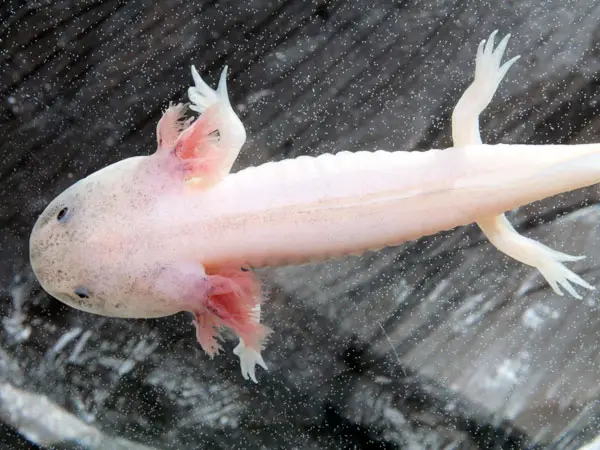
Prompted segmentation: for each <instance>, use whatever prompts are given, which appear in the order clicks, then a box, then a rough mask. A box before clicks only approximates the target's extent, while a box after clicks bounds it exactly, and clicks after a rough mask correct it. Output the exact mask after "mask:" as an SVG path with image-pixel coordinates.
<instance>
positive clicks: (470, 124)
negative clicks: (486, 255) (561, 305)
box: [452, 31, 594, 298]
mask: <svg viewBox="0 0 600 450" xmlns="http://www.w3.org/2000/svg"><path fill="white" fill-rule="evenodd" d="M495 36H496V31H494V32H493V33H492V34H491V35H490V37H489V39H488V40H487V42H486V41H485V40H484V41H482V42H481V43H480V44H479V48H478V49H477V57H476V65H475V79H474V80H473V83H471V85H470V86H469V87H468V88H467V90H466V91H465V92H464V93H463V95H462V97H461V98H460V99H459V101H458V103H457V104H456V107H455V108H454V111H453V114H452V139H453V141H454V145H455V146H466V145H473V144H481V143H482V142H481V136H480V134H479V115H480V114H481V112H482V111H483V110H484V109H485V108H486V107H487V106H488V104H489V103H490V101H491V100H492V97H493V96H494V93H495V92H496V90H497V89H498V86H499V84H500V82H501V81H502V78H504V76H505V75H506V72H507V71H508V69H509V68H510V66H512V64H513V63H514V62H515V61H516V60H517V59H518V58H519V56H515V57H514V58H512V59H510V60H509V61H507V62H506V63H504V64H503V65H500V62H501V60H502V55H503V53H504V50H505V49H506V45H507V43H508V39H509V37H510V35H507V36H505V37H504V39H502V41H501V42H500V44H499V45H498V47H496V49H494V38H495ZM477 224H478V225H479V227H480V228H481V230H482V231H483V232H484V234H485V235H486V236H487V238H488V239H489V240H490V242H491V243H492V244H493V245H494V246H495V247H496V248H498V249H499V250H500V251H502V252H503V253H505V254H507V255H508V256H511V257H512V258H514V259H516V260H517V261H520V262H522V263H524V264H528V265H530V266H533V267H535V268H537V269H538V270H539V271H540V273H541V274H542V275H543V276H544V278H545V279H546V281H548V283H549V284H550V286H551V287H552V289H553V290H554V292H556V293H557V294H558V295H563V294H562V291H561V290H560V286H562V287H563V288H564V289H565V290H566V291H567V292H569V293H570V294H571V295H573V296H574V297H576V298H581V296H580V295H579V294H578V293H577V292H576V291H575V289H574V288H573V286H572V285H571V283H575V284H578V285H579V286H582V287H584V288H586V289H594V287H593V286H592V285H590V284H588V283H587V282H586V281H585V280H583V279H582V278H581V277H580V276H578V275H577V274H575V273H573V272H572V271H571V270H569V269H568V268H566V267H565V266H564V264H563V263H564V262H568V261H578V260H580V259H583V258H585V256H571V255H567V254H565V253H561V252H558V251H556V250H553V249H551V248H549V247H546V246H545V245H543V244H540V243H539V242H536V241H534V240H533V239H529V238H526V237H525V236H521V235H520V234H519V233H517V231H516V230H515V229H514V228H513V226H512V225H511V224H510V222H509V221H508V219H507V218H506V216H505V215H504V214H500V215H497V216H490V217H481V218H479V219H478V220H477Z"/></svg>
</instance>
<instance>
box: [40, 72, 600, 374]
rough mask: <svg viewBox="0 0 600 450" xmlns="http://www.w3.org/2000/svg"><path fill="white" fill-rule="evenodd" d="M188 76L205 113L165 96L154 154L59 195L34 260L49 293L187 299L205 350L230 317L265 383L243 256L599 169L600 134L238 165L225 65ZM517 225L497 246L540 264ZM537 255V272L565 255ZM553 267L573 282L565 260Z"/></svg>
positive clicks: (472, 214) (118, 309) (497, 234)
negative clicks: (217, 76) (217, 75)
mask: <svg viewBox="0 0 600 450" xmlns="http://www.w3.org/2000/svg"><path fill="white" fill-rule="evenodd" d="M192 73H193V77H194V81H195V86H194V87H192V88H190V90H189V97H190V100H191V102H192V103H191V105H190V109H192V110H194V111H197V112H200V113H201V115H200V117H199V118H198V119H196V120H195V121H193V122H190V121H189V120H188V121H184V120H183V118H182V114H183V109H184V107H183V106H182V105H176V106H171V107H169V109H167V111H166V112H165V114H164V115H163V117H162V118H161V120H160V121H159V124H158V127H157V144H158V149H157V151H156V153H154V154H153V155H150V156H139V157H134V158H128V159H125V160H123V161H119V162H117V163H115V164H113V165H111V166H108V167H106V168H104V169H102V170H100V171H98V172H96V173H94V174H92V175H90V176H88V177H87V178H85V179H83V180H81V181H79V182H78V183H76V184H75V185H73V186H71V187H70V188H69V189H67V190H66V191H65V192H63V193H62V194H61V195H60V196H59V197H57V198H56V199H54V200H53V201H52V202H51V203H50V204H49V205H48V207H47V208H46V210H45V211H44V212H43V213H42V215H41V216H40V218H39V219H38V221H37V223H36V225H35V227H34V230H33V232H32V235H31V239H30V254H31V264H32V267H33V269H34V271H35V273H36V275H37V277H38V279H39V281H40V283H41V285H42V286H43V287H44V289H45V290H46V291H47V292H49V293H50V294H51V295H53V296H54V297H56V298H58V299H59V300H61V301H63V302H65V303H67V304H69V305H71V306H73V307H75V308H79V309H82V310H85V311H89V312H93V313H96V314H102V315H107V316H116V317H160V316H166V315H170V314H175V313H177V312H179V311H190V312H192V313H193V315H194V324H195V327H196V335H197V338H198V341H199V342H200V344H201V346H202V347H203V349H204V350H205V351H206V353H208V354H209V355H210V356H213V355H214V354H216V353H218V352H219V350H220V349H221V345H220V344H219V343H218V342H217V340H218V339H219V337H220V329H221V328H222V327H227V328H229V329H231V330H232V331H233V332H234V333H235V334H237V336H238V337H239V338H240V343H239V344H238V346H237V347H236V348H235V350H234V353H235V354H236V355H238V356H239V357H240V363H241V370H242V374H243V375H244V377H246V378H250V379H252V380H254V381H256V378H255V373H254V367H255V365H256V364H258V365H261V366H263V367H265V368H266V366H265V365H264V361H263V360H262V357H261V355H260V351H261V349H262V348H263V345H264V341H265V338H266V336H267V335H268V334H269V329H268V328H266V327H265V326H263V325H261V324H260V305H261V303H262V296H261V294H260V287H259V282H258V279H257V278H256V276H255V275H254V274H253V272H251V271H247V270H245V269H242V267H263V266H275V265H285V264H291V263H306V262H310V261H316V260H324V259H328V258H331V257H335V256H342V255H347V254H358V253H362V252H364V251H366V250H374V249H379V248H382V247H385V246H389V245H397V244H401V243H402V242H405V241H407V240H410V239H416V238H419V237H421V236H424V235H428V234H432V233H436V232H438V231H441V230H447V229H451V228H453V227H456V226H459V225H466V224H469V223H471V222H475V221H477V222H480V223H486V221H487V220H489V218H493V217H496V216H498V215H500V214H502V213H503V212H504V211H507V210H510V209H513V208H517V207H519V206H522V205H525V204H527V203H530V202H533V201H536V200H539V199H542V198H545V197H549V196H552V195H555V194H558V193H561V192H565V191H568V190H572V189H577V188H580V187H584V186H588V185H591V184H595V183H597V182H598V181H599V180H600V144H588V145H556V146H554V145H544V146H531V145H498V146H489V145H482V144H480V143H477V144H476V145H471V146H464V147H457V148H450V149H446V150H444V151H440V150H430V151H427V152H384V151H378V152H357V153H348V152H340V153H338V154H336V155H321V156H319V157H316V158H311V157H300V158H297V159H293V160H285V161H280V162H277V163H267V164H264V165H262V166H259V167H251V168H248V169H245V170H242V171H240V172H237V173H235V174H230V173H229V172H230V170H231V167H232V165H233V163H234V161H235V159H236V157H237V155H238V153H239V151H240V149H241V148H242V146H243V144H244V142H245V139H246V133H245V131H244V128H243V125H242V124H241V122H240V120H239V118H238V117H237V115H236V114H235V112H234V111H233V109H232V108H231V105H230V103H229V99H228V97H227V91H226V87H225V72H224V73H223V75H222V77H221V81H220V82H219V87H218V88H217V90H216V91H213V90H212V89H211V88H210V87H208V86H207V85H206V83H204V82H203V81H202V79H201V78H200V77H199V75H198V74H197V72H196V71H195V69H193V70H192ZM492 88H493V89H494V90H495V86H494V85H492ZM486 89H487V88H486ZM490 89H491V88H490ZM469 92H471V93H472V92H473V89H471V91H469ZM486 95H488V96H489V98H491V95H493V92H492V93H491V94H489V92H487V94H486ZM469 96H470V97H469ZM469 96H468V98H466V99H465V100H464V101H463V102H462V106H460V107H459V111H458V112H459V113H460V114H457V115H456V117H455V119H456V120H455V121H454V122H453V131H454V135H455V137H458V138H459V139H463V134H461V131H460V126H461V125H460V123H461V121H464V122H465V124H466V125H465V126H467V127H469V130H470V131H468V136H467V137H464V139H470V137H472V136H473V135H474V133H473V131H472V129H473V127H474V126H476V122H477V117H478V114H479V112H480V111H481V109H477V108H481V105H479V104H477V105H473V104H472V102H471V100H470V99H471V98H475V99H478V98H479V97H478V96H472V94H469ZM488 101H489V100H488ZM473 111H475V112H474V113H473ZM65 208H68V212H66V213H65V214H59V212H60V211H61V210H63V211H64V209H65ZM509 228H510V227H509ZM509 228H506V227H505V228H504V231H503V230H502V229H500V230H499V231H498V230H495V229H491V228H490V227H488V228H487V229H486V230H487V231H489V232H490V234H493V236H494V239H495V241H492V242H498V243H499V245H500V246H501V248H505V249H508V248H510V250H511V251H512V254H513V255H517V256H518V257H519V258H521V259H520V260H523V261H525V262H528V263H529V262H531V261H534V258H533V257H532V255H534V254H535V255H538V253H536V252H537V251H538V250H539V249H537V247H535V246H532V245H531V242H533V241H531V242H530V240H528V241H527V243H526V245H521V244H520V242H521V241H519V240H518V239H514V236H513V235H512V234H510V233H515V234H516V232H515V231H514V229H513V230H511V229H509ZM507 230H508V231H507ZM507 233H508V234H507ZM517 236H518V235H517ZM509 241H510V242H509ZM506 242H509V244H507V243H506ZM535 255H534V256H535ZM548 255H549V256H548ZM561 255H562V254H561ZM538 256H539V255H538ZM542 256H543V258H541V259H540V257H537V259H535V261H538V262H539V261H541V262H540V265H539V266H538V265H536V267H538V268H540V270H542V268H543V267H548V266H547V265H546V266H545V265H544V264H545V262H547V258H553V257H554V256H556V255H554V254H552V253H548V252H546V253H542ZM544 258H546V260H544ZM552 262H554V261H552ZM552 267H554V268H556V265H554V266H552ZM563 269H564V267H563ZM565 270H566V269H565ZM542 273H544V272H543V271H542ZM553 273H554V274H556V273H558V274H559V275H560V276H564V277H565V279H566V280H567V281H573V280H574V279H573V277H572V276H571V275H574V274H572V272H570V271H568V270H567V272H566V273H567V275H565V272H564V271H563V272H560V271H557V272H556V271H555V272H553ZM569 274H570V275H569ZM569 277H570V278H569ZM563 281H564V280H563ZM574 282H576V281H574ZM580 284H581V283H580ZM588 286H589V285H588ZM588 286H585V287H588ZM589 287H590V288H591V286H589ZM82 294H83V297H84V298H80V296H81V295H82Z"/></svg>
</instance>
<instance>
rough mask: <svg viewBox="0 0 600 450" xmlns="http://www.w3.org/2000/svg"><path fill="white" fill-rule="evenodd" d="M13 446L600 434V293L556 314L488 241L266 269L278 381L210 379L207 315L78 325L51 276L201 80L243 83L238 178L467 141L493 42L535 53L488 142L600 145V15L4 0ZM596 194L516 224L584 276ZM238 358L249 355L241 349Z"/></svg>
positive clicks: (387, 5) (509, 92) (592, 277)
mask: <svg viewBox="0 0 600 450" xmlns="http://www.w3.org/2000/svg"><path fill="white" fill-rule="evenodd" d="M0 18H1V20H0V43H1V46H0V91H1V95H0V99H1V100H2V103H1V106H0V130H1V136H2V139H1V141H0V157H1V159H0V180H1V183H0V199H1V200H0V221H1V225H2V232H1V234H0V282H1V287H2V300H3V301H2V302H1V303H0V308H1V311H2V317H3V322H2V323H3V327H2V340H1V348H0V420H1V421H2V422H3V426H2V428H1V429H0V436H1V439H0V442H2V444H3V445H4V446H3V447H2V448H15V449H17V448H28V447H27V445H28V444H27V442H28V441H27V440H30V441H32V442H36V443H37V444H38V445H39V446H40V447H41V448H61V449H62V448H90V449H91V448H93V449H101V448H107V449H118V448H140V449H141V448H148V447H151V448H160V449H167V448H173V449H188V448H189V449H191V448H227V449H230V448H248V449H250V448H257V449H259V448H302V449H311V448H315V449H316V448H389V449H395V448H409V449H420V448H431V449H438V448H439V449H441V448H444V449H446V448H447V449H450V448H454V449H459V448H460V449H475V448H497V449H500V448H502V449H517V448H550V449H574V448H577V447H579V446H580V445H582V444H583V443H584V442H587V441H590V440H591V439H592V438H593V437H595V436H596V435H597V434H600V430H599V428H600V426H599V425H598V423H599V420H600V409H599V406H598V405H599V403H598V400H600V392H599V391H600V387H599V386H600V383H598V379H599V378H598V377H599V375H598V373H599V370H598V369H599V368H600V367H599V366H600V357H599V351H598V330H599V329H600V328H599V324H600V313H599V309H598V299H599V296H598V294H597V292H592V293H587V294H586V296H585V298H584V300H582V301H578V300H575V299H572V298H568V297H562V298H561V297H558V296H556V295H555V294H554V293H552V291H551V290H550V289H549V288H548V286H547V285H546V284H545V283H544V282H543V280H542V279H541V277H540V276H539V275H538V274H537V273H536V272H535V271H533V270H531V269H529V268H527V267H524V266H522V265H520V264H518V263H516V262H514V261H512V260H509V259H508V258H507V257H504V256H503V255H501V254H499V253H498V252H497V251H496V250H495V249H493V248H492V247H491V246H490V244H488V243H487V241H485V239H484V238H483V236H482V234H481V232H480V231H479V230H478V229H477V228H476V227H474V226H470V227H465V228H462V229H457V230H454V231H450V232H446V233H441V234H439V235H436V236H432V237H426V238H423V239H421V240H419V241H416V242H411V243H407V244H406V245H404V246H402V247H400V248H393V249H386V250H384V251H381V252H377V253H372V254H368V255H365V256H363V257H360V258H347V259H343V260H339V261H333V262H329V263H327V264H315V265H307V266H301V267H286V268H277V269H269V270H263V271H261V275H262V277H263V279H264V281H265V291H266V293H267V295H268V299H269V300H268V302H267V304H266V306H265V308H264V310H265V313H264V320H265V321H266V322H267V323H268V324H270V325H271V326H272V327H273V328H274V329H275V334H274V335H273V336H272V338H271V340H270V342H269V344H268V347H267V349H266V351H265V352H264V356H265V359H266V360H267V362H268V364H269V367H270V371H269V372H268V373H265V372H261V373H260V374H259V377H260V379H259V380H260V383H259V384H258V385H257V386H255V385H253V384H249V383H245V382H243V379H242V378H241V376H240V374H239V367H238V362H237V361H236V359H237V358H236V357H235V356H234V355H232V354H231V353H230V352H227V355H226V356H221V357H219V358H216V359H214V360H212V361H210V360H209V359H208V358H207V357H206V356H204V354H203V353H202V352H201V351H200V349H199V347H198V345H197V344H196V342H195V339H194V333H193V327H192V326H191V324H190V319H189V317H187V316H185V315H180V316H175V317H171V318H167V319H160V320H147V321H142V320H140V321H134V320H119V319H109V318H103V317H98V316H93V315H90V314H85V313H81V312H79V311H75V310H73V309H70V308H68V307H66V306H64V305H62V304H60V303H59V302H58V301H55V300H53V299H51V298H49V297H48V296H47V295H46V294H45V293H43V292H41V291H40V288H39V286H38V285H37V283H36V282H35V280H34V278H33V275H32V273H31V270H30V268H29V267H28V258H27V238H28V236H29V232H30V229H31V227H32V225H33V221H34V220H35V217H36V215H37V214H39V213H40V212H41V211H42V209H43V207H44V205H45V204H46V203H47V202H48V201H49V200H51V199H52V198H53V197H54V196H55V195H56V194H58V193H59V192H60V191H62V190H63V189H64V188H65V187H66V186H68V185H69V184H71V183H72V182H73V181H74V180H76V179H79V178H81V177H83V176H85V175H87V174H90V173H92V172H93V171H95V170H97V169H99V168H101V167H103V166H105V165H106V164H108V163H110V162H114V161H117V160H120V159H122V158H124V157H128V156H133V155H140V154H148V153H150V152H152V151H154V148H155V136H154V130H155V127H156V123H157V121H158V119H159V117H160V114H161V111H162V110H164V108H165V107H166V105H167V104H168V103H169V101H181V100H183V99H184V96H185V93H186V88H187V86H188V85H189V83H190V81H191V79H190V74H189V66H190V65H191V64H195V65H196V66H197V67H198V68H199V70H200V72H201V73H202V74H203V75H204V76H205V77H206V79H207V80H208V81H209V82H211V83H215V82H216V79H217V77H218V75H219V73H220V71H221V69H222V67H223V65H224V64H228V65H229V67H230V76H229V87H230V96H231V98H232V101H233V103H234V105H235V107H236V108H237V110H238V111H239V112H240V114H241V116H242V119H243V121H244V123H245V125H246V128H247V131H248V135H249V142H248V144H247V146H246V147H245V149H244V150H243V154H242V156H241V158H240V160H239V162H238V164H237V165H236V169H239V168H243V167H246V166H248V165H255V164H259V163H262V162H265V161H269V160H274V159H282V158H287V157H294V156H297V155H301V154H310V155H316V154H320V153H323V152H336V151H339V150H358V149H376V148H383V149H392V150H404V151H418V150H424V149H429V148H443V147H446V146H449V145H450V143H451V141H450V114H451V110H452V107H453V105H454V103H455V102H456V101H457V99H458V98H459V96H460V94H461V92H462V90H463V89H464V88H465V87H466V86H467V85H468V83H469V82H470V81H471V79H472V78H471V77H472V71H473V69H474V64H473V62H474V55H475V50H476V48H477V44H478V42H479V41H480V40H481V39H483V38H486V37H487V36H488V35H489V33H490V32H491V31H492V30H494V29H496V28H498V29H499V30H500V34H501V35H504V34H506V33H508V32H510V33H512V35H513V38H512V39H511V42H510V43H509V47H508V50H507V56H508V57H511V56H513V55H515V54H521V55H522V58H521V59H520V60H519V62H518V63H517V64H515V66H513V68H512V69H511V71H510V73H509V75H508V77H507V80H506V82H504V83H503V85H502V87H501V89H500V91H499V93H498V95H497V96H496V98H495V100H494V102H493V105H492V106H491V107H490V109H489V110H487V111H486V112H485V114H484V117H483V119H482V123H481V126H482V129H483V136H484V139H485V140H486V141H487V142H490V143H495V142H504V143H517V142H519V143H583V142H597V141H600V121H599V120H598V119H597V118H596V116H597V115H598V110H599V109H600V106H599V100H600V82H599V79H598V73H599V71H600V31H599V30H600V6H598V4H597V2H595V1H590V0H587V1H562V2H558V1H556V2H549V1H546V2H539V1H522V2H506V1H501V0H496V1H488V2H479V1H474V2H470V1H460V0H440V1H432V0H430V1H416V2H407V1H398V2H378V1H375V2H362V1H312V2H309V1H290V0H288V1H277V0H274V1H265V0H251V1H246V2H238V1H233V0H230V1H212V2H208V1H207V2H189V1H188V2H186V1H176V0H164V1H161V2H152V1H149V0H148V1H141V0H140V1H131V2H119V1H110V0H109V1H98V0H96V1H77V2H75V1H66V0H65V1H37V2H17V1H7V2H3V3H2V4H1V5H0ZM598 198H599V193H598V190H597V188H596V187H591V188H588V189H584V190H580V191H576V192H572V193H568V194H565V195H561V196H558V197H556V198H552V199H547V200H545V201H542V202H538V203H536V204H534V205H530V206H528V207H525V208H522V209H520V210H519V211H516V212H513V213H511V215H510V217H511V220H512V222H513V223H514V224H515V225H516V226H517V227H518V229H519V230H520V231H522V232H524V233H525V234H527V235H531V236H535V237H536V238H539V239H540V240H541V241H543V242H544V243H546V244H548V245H551V246H552V247H553V248H557V249H559V250H563V251H566V252H567V253H571V254H581V253H585V254H586V255H588V259H586V260H584V261H582V262H581V263H577V264H575V265H574V267H575V270H576V271H577V272H578V273H580V274H584V277H585V278H586V280H587V281H588V282H590V283H592V284H595V285H600V276H599V275H600V274H599V272H598V267H599V262H600V242H599V241H598V240H597V239H596V234H597V232H598V226H597V223H598V220H599V219H600V210H598V208H597V206H595V204H596V202H597V200H598ZM228 345H229V346H232V345H233V342H231V343H229V344H228Z"/></svg>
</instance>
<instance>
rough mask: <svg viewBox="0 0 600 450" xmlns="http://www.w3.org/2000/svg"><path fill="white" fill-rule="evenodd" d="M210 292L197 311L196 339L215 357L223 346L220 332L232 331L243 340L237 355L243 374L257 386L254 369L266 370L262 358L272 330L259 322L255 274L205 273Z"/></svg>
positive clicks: (235, 272)
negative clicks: (220, 342) (256, 367)
mask: <svg viewBox="0 0 600 450" xmlns="http://www.w3.org/2000/svg"><path fill="white" fill-rule="evenodd" d="M206 274H207V276H208V281H209V283H210V286H211V287H210V289H209V291H208V294H207V298H206V299H205V300H204V301H203V303H202V307H201V308H199V309H197V310H195V311H194V316H195V317H194V322H193V323H194V326H195V327H196V337H197V339H198V342H199V343H200V345H201V346H202V348H203V350H204V351H205V352H206V353H207V354H208V355H209V356H210V357H211V358H212V357H213V356H215V355H216V354H218V353H219V352H220V351H221V350H222V349H223V347H222V346H221V345H220V344H219V342H218V340H220V339H221V329H222V328H223V327H226V328H229V329H230V330H231V331H232V332H234V333H235V334H236V335H237V336H238V337H239V339H240V342H239V344H238V345H237V347H236V348H235V349H234V354H236V355H237V356H238V357H239V358H240V365H241V370H242V375H243V377H244V378H245V379H249V378H250V379H251V380H252V381H254V382H255V383H256V375H255V366H256V365H257V364H258V365H259V366H261V367H263V368H264V369H267V366H266V364H265V362H264V360H263V358H262V356H261V353H260V352H261V350H262V348H263V343H264V340H265V339H266V337H267V335H268V334H269V333H270V329H269V328H267V327H265V326H264V325H262V324H261V323H260V302H261V300H262V296H261V294H260V285H259V283H258V280H257V278H256V276H255V275H254V273H252V272H250V271H247V270H242V269H222V268H221V269H218V270H209V269H207V270H206Z"/></svg>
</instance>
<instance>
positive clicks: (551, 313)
mask: <svg viewBox="0 0 600 450" xmlns="http://www.w3.org/2000/svg"><path fill="white" fill-rule="evenodd" d="M559 317H560V314H559V313H558V311H556V310H555V309H552V308H551V307H549V306H548V305H543V304H541V303H536V304H534V305H532V306H531V307H529V308H527V309H526V310H525V312H523V315H522V316H521V323H522V324H523V326H524V327H526V328H531V329H532V330H536V331H538V330H540V329H541V328H542V326H543V325H544V324H545V323H546V322H547V321H548V320H556V319H558V318H559Z"/></svg>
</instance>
